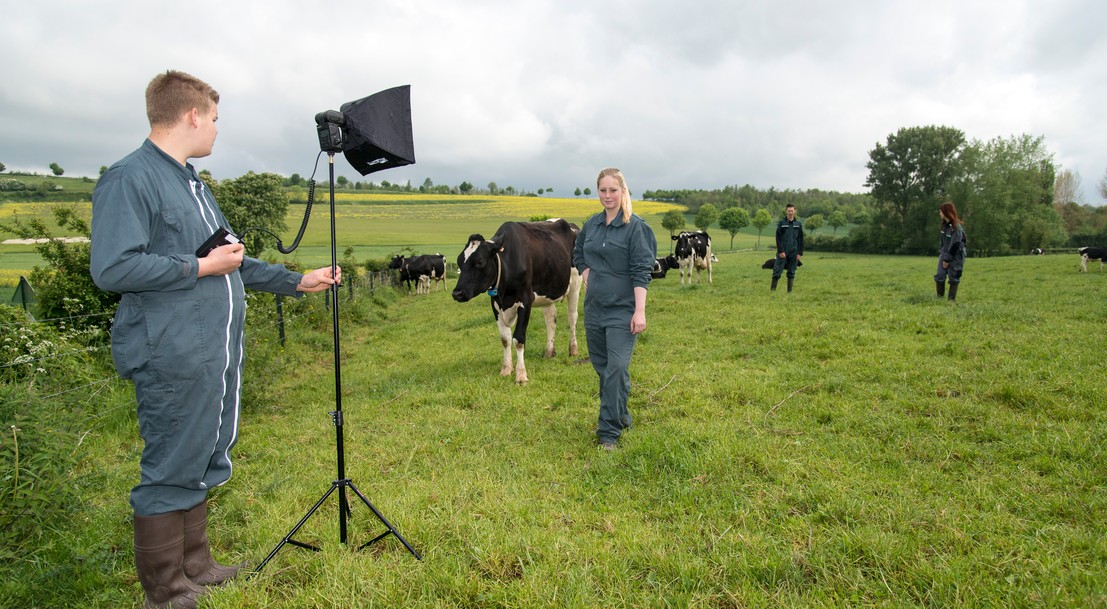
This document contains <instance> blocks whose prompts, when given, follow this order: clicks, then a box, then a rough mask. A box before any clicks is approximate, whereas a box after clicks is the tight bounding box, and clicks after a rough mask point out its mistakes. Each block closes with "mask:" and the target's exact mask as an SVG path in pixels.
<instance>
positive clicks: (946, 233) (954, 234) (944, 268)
mask: <svg viewBox="0 0 1107 609" xmlns="http://www.w3.org/2000/svg"><path fill="white" fill-rule="evenodd" d="M938 214H939V215H940V216H942V232H941V235H940V236H939V238H938V272H937V273H935V274H934V284H935V288H936V290H937V293H938V298H941V297H942V296H944V295H945V291H946V277H949V301H950V302H954V301H955V300H956V299H957V288H958V287H959V286H960V285H961V272H962V271H963V270H964V269H965V243H966V241H967V240H966V239H965V223H964V222H962V221H961V218H960V217H959V216H958V215H957V208H956V207H954V206H953V203H951V202H949V201H946V202H945V203H942V205H941V207H939V208H938Z"/></svg>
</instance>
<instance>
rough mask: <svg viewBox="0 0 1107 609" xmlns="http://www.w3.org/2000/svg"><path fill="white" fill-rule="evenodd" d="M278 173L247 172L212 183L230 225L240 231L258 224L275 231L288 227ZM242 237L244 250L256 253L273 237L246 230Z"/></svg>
mask: <svg viewBox="0 0 1107 609" xmlns="http://www.w3.org/2000/svg"><path fill="white" fill-rule="evenodd" d="M282 181H283V180H282V178H281V176H279V175H277V174H275V173H254V172H252V171H251V172H248V173H246V174H245V175H242V176H240V177H238V178H233V179H228V180H222V181H219V182H213V183H211V189H212V191H213V192H214V193H215V197H216V199H217V200H218V201H219V207H220V208H222V209H223V214H224V215H225V216H227V221H228V222H230V224H231V225H230V227H228V228H230V229H232V230H234V231H236V232H237V233H238V234H242V232H243V231H245V230H246V229H250V228H261V229H264V230H267V231H270V232H273V233H276V234H278V235H279V234H280V232H281V231H283V230H285V229H286V228H287V227H286V225H285V213H286V212H287V211H288V195H287V194H285V192H284V190H283V189H282V188H281V183H282ZM243 241H244V242H245V244H246V251H247V253H249V254H250V255H251V256H254V257H257V256H258V255H259V254H261V252H262V250H264V249H265V244H266V243H270V244H272V243H274V241H273V237H270V236H267V235H265V234H263V233H262V232H260V231H250V232H248V233H247V234H246V235H245V236H244V238H243Z"/></svg>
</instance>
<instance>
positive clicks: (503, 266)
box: [389, 219, 1107, 384]
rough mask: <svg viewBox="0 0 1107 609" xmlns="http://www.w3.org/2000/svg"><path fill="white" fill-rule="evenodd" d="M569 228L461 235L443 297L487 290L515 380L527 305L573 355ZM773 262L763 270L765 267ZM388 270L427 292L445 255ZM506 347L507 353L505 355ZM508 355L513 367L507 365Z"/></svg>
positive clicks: (691, 261)
mask: <svg viewBox="0 0 1107 609" xmlns="http://www.w3.org/2000/svg"><path fill="white" fill-rule="evenodd" d="M578 232H579V229H578V228H577V226H575V225H573V224H570V223H568V222H566V221H565V220H561V219H556V220H547V221H544V222H505V223H503V225H501V226H500V228H499V229H498V230H497V231H496V234H494V235H493V236H492V238H491V239H485V238H484V236H483V235H480V234H474V235H470V236H469V240H468V242H467V243H466V244H465V248H464V249H463V250H462V251H461V253H460V254H458V256H457V269H458V280H457V285H456V286H454V290H453V292H451V296H453V299H454V300H456V301H457V302H468V301H469V300H472V299H473V298H475V297H476V296H479V295H480V294H488V296H489V301H490V303H491V305H492V315H493V316H494V317H495V319H496V326H497V329H498V330H499V334H500V342H501V344H502V345H503V366H502V367H501V368H500V374H501V375H502V376H509V375H510V374H511V373H512V372H514V373H515V382H516V383H519V384H525V383H527V382H528V381H529V378H528V377H527V368H526V363H525V359H524V351H525V345H526V342H527V326H528V325H529V323H530V314H531V310H532V309H533V308H535V307H537V308H540V309H542V310H543V315H544V317H545V320H546V357H553V356H554V333H555V329H556V326H557V312H556V310H555V309H554V306H553V305H554V303H557V302H561V301H565V303H566V305H567V307H568V309H569V355H571V356H576V355H577V354H578V353H579V348H578V345H577V305H578V304H579V301H580V288H581V279H580V275H579V274H578V273H577V270H576V268H574V267H573V245H574V244H575V243H576V238H577V233H578ZM672 238H673V241H676V246H675V247H674V248H673V254H671V255H669V256H665V257H664V258H657V259H656V260H655V261H654V268H653V272H652V273H651V274H652V275H653V277H654V278H656V279H659V278H662V277H665V275H666V274H667V273H668V272H669V271H670V270H673V269H677V270H679V271H680V284H681V285H684V283H685V278H687V281H688V284H689V285H691V284H692V277H693V275H692V273H693V271H694V272H695V280H696V282H697V283H698V282H700V281H701V278H700V272H701V271H703V270H706V271H707V281H708V283H711V281H712V265H713V264H714V263H715V262H718V260H717V259H716V258H715V255H714V253H713V252H712V251H711V237H710V236H708V234H707V232H706V231H702V230H700V231H695V232H682V233H680V234H679V235H673V237H672ZM1080 255H1081V266H1082V267H1083V270H1087V268H1086V266H1085V265H1086V264H1087V261H1088V260H1089V259H1091V260H1097V259H1098V260H1100V264H1101V266H1102V264H1103V261H1104V260H1107V250H1104V249H1103V248H1081V250H1080ZM772 263H773V259H771V258H770V259H769V260H767V261H766V262H765V265H764V267H763V268H772ZM389 268H391V269H394V270H398V271H399V274H400V281H401V282H403V283H406V284H407V287H408V289H409V290H410V289H411V283H412V282H415V286H416V287H415V290H416V293H419V294H427V293H430V291H431V282H434V283H435V284H436V285H437V284H438V283H441V284H442V285H443V289H446V290H448V289H449V286H448V285H446V257H445V256H443V255H442V254H428V255H423V256H412V257H410V258H409V257H405V256H396V257H395V258H393V259H392V262H391V264H390V265H389ZM513 352H514V358H513V356H512V353H513ZM513 359H514V364H513Z"/></svg>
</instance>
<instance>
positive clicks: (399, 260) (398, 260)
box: [388, 256, 404, 269]
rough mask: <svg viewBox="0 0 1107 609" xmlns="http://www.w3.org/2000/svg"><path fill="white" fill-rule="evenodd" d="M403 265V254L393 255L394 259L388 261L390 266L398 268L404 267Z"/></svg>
mask: <svg viewBox="0 0 1107 609" xmlns="http://www.w3.org/2000/svg"><path fill="white" fill-rule="evenodd" d="M403 265H404V257H403V256H393V257H392V261H391V262H389V263H388V268H390V269H398V268H400V267H402V266H403Z"/></svg>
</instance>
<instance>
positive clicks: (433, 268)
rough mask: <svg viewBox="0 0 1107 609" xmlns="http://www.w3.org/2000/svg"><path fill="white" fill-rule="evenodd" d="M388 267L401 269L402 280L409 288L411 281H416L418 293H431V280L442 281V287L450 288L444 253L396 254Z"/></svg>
mask: <svg viewBox="0 0 1107 609" xmlns="http://www.w3.org/2000/svg"><path fill="white" fill-rule="evenodd" d="M388 268H390V269H399V270H400V281H401V282H405V283H407V289H408V290H409V291H410V290H411V282H412V281H415V293H416V294H430V282H431V281H434V282H435V284H436V285H437V284H438V282H441V283H442V289H444V290H448V289H449V287H450V286H448V285H446V257H445V256H443V255H442V254H424V255H422V256H412V257H411V258H405V257H404V256H396V257H394V258H392V261H391V262H389V263H388Z"/></svg>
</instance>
